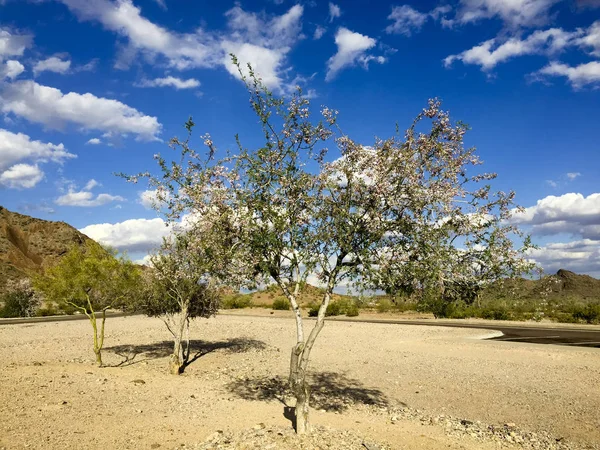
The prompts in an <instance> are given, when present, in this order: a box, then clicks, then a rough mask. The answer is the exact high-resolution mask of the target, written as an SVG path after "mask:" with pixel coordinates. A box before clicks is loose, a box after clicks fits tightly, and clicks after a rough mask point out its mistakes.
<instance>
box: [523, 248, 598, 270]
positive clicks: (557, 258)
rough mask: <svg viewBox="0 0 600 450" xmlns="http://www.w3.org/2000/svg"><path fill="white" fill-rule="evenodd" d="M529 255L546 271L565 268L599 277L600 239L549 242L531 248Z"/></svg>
mask: <svg viewBox="0 0 600 450" xmlns="http://www.w3.org/2000/svg"><path fill="white" fill-rule="evenodd" d="M529 256H530V257H531V258H532V259H533V260H534V261H535V262H536V263H538V264H539V265H540V266H542V267H543V268H544V270H545V271H546V272H548V273H554V272H556V271H557V270H558V269H567V270H571V271H573V272H577V273H587V274H589V275H592V276H595V277H600V240H592V239H582V240H578V241H572V242H554V243H549V244H547V245H544V246H541V247H540V248H537V249H532V250H531V251H530V252H529Z"/></svg>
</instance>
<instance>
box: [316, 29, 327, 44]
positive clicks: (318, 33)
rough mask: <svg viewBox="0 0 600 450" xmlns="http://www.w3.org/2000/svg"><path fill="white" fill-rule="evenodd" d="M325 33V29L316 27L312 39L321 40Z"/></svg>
mask: <svg viewBox="0 0 600 450" xmlns="http://www.w3.org/2000/svg"><path fill="white" fill-rule="evenodd" d="M326 32H327V28H325V27H322V26H321V25H317V28H315V34H314V35H313V39H314V40H315V41H316V40H319V39H321V38H322V37H323V35H324V34H325V33H326Z"/></svg>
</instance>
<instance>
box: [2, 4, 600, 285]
mask: <svg viewBox="0 0 600 450" xmlns="http://www.w3.org/2000/svg"><path fill="white" fill-rule="evenodd" d="M229 52H233V53H236V54H237V55H238V57H240V59H241V61H242V62H251V63H253V65H254V66H255V67H257V68H258V70H259V72H260V74H261V76H262V77H263V79H264V80H265V81H266V82H267V83H268V84H269V86H270V87H271V88H272V89H273V90H275V91H276V92H278V93H281V94H284V95H285V94H286V93H289V92H290V91H291V89H293V88H294V86H295V85H300V86H301V87H302V88H303V89H304V91H305V92H307V93H309V94H310V95H311V97H312V98H313V99H312V101H313V105H314V106H316V107H320V106H321V105H327V106H328V107H330V108H334V109H337V110H339V111H340V124H341V126H342V128H343V129H344V130H346V131H347V132H349V133H350V134H351V137H353V138H354V139H355V140H357V141H359V142H363V143H364V144H365V145H368V144H369V143H372V142H373V138H374V137H375V136H379V137H382V138H385V137H387V136H389V135H391V134H392V133H393V131H394V127H395V124H396V123H398V124H399V125H400V127H401V128H406V127H407V126H408V125H409V124H410V122H411V120H412V118H413V117H414V116H415V115H416V114H417V113H418V112H419V111H420V110H421V108H423V107H424V106H425V105H426V102H427V99H428V98H430V97H439V98H441V99H442V101H443V105H444V108H445V109H447V110H449V111H450V112H451V114H452V117H453V118H454V119H460V120H462V121H464V122H467V123H468V124H469V125H470V126H471V127H472V131H471V132H470V133H469V134H468V135H467V143H468V144H469V145H474V146H476V147H477V148H478V153H479V155H480V156H481V158H482V159H483V160H484V161H485V165H484V168H485V170H486V171H493V172H498V174H499V177H498V179H497V180H496V182H495V185H494V186H495V188H496V189H502V190H505V191H507V190H511V189H512V190H515V191H516V192H517V202H518V203H519V204H521V205H522V206H524V207H526V208H527V210H526V213H525V214H522V215H520V216H518V217H516V218H515V221H517V222H518V223H520V224H521V225H522V226H523V227H524V228H525V229H526V230H528V231H530V232H531V233H532V234H533V237H534V241H535V242H536V243H537V244H539V245H540V249H539V250H536V251H535V252H534V253H533V254H532V257H534V258H535V259H536V260H537V261H538V262H539V263H540V264H542V265H543V266H544V268H546V269H547V270H548V271H555V270H557V269H558V268H561V267H562V268H567V269H571V270H575V271H577V272H583V273H590V274H592V275H595V276H600V186H599V184H598V180H599V179H600V156H599V155H600V141H599V140H598V139H597V130H598V127H599V123H600V89H599V88H600V1H598V0H581V1H574V0H568V1H567V0H563V1H560V0H453V1H437V2H434V1H431V2H429V1H412V2H405V3H403V2H384V1H381V2H369V3H368V4H367V3H366V2H357V1H346V2H343V1H340V0H338V1H337V2H335V3H331V2H325V1H296V2H295V1H293V0H268V1H263V2H259V1H244V2H233V1H220V2H205V1H194V2H190V1H183V0H94V1H88V0H56V1H53V0H31V1H23V0H0V204H1V205H2V206H5V207H7V208H8V209H10V210H13V211H18V212H21V213H25V214H29V215H33V216H36V217H40V218H43V219H48V220H62V221H65V222H68V223H70V224H72V225H74V226H75V227H77V228H79V229H81V230H83V231H84V232H85V233H87V234H88V235H89V236H90V237H92V238H94V239H97V240H100V241H101V242H104V243H107V244H110V245H113V246H116V247H118V248H119V249H121V250H127V251H129V253H130V254H131V256H132V257H134V258H142V257H143V256H144V255H145V254H146V253H147V251H148V250H150V249H151V248H152V247H154V246H155V245H157V244H159V243H160V237H161V236H162V235H164V233H165V229H164V224H163V222H162V219H160V218H158V217H157V215H156V213H155V212H154V211H153V210H151V209H150V208H148V205H149V202H148V199H149V198H151V196H152V193H151V192H146V191H145V189H146V186H144V185H131V184H127V183H125V182H124V181H123V180H121V179H119V178H117V177H115V176H114V175H113V173H114V172H127V173H137V172H140V171H145V170H153V169H155V164H154V161H153V159H152V156H153V155H154V154H155V153H160V152H162V153H164V152H167V151H169V150H168V148H167V145H166V141H168V139H169V138H171V137H173V136H174V135H182V134H183V127H182V125H183V123H184V122H185V120H186V119H187V117H188V116H190V115H192V116H193V117H194V121H195V122H196V123H197V127H196V132H197V136H196V139H197V141H196V142H197V143H198V146H200V144H201V140H200V135H201V134H204V133H205V132H209V133H210V134H211V135H212V138H213V140H214V141H215V143H216V144H217V146H218V147H219V148H220V149H222V150H224V149H227V148H234V135H235V133H240V135H241V137H242V139H243V140H244V142H246V143H248V144H252V143H254V142H257V141H256V140H255V139H256V134H255V131H256V130H257V127H256V119H255V118H254V116H253V114H252V112H251V110H250V109H249V108H248V100H247V95H246V92H245V90H244V87H243V85H242V83H241V82H240V80H239V78H238V77H237V76H236V75H235V71H234V70H233V67H232V66H231V65H230V64H229V59H228V57H227V54H228V53H229Z"/></svg>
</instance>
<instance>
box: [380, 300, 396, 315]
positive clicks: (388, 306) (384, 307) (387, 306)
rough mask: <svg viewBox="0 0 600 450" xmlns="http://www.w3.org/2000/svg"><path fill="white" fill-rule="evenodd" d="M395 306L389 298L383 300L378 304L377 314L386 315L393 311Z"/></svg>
mask: <svg viewBox="0 0 600 450" xmlns="http://www.w3.org/2000/svg"><path fill="white" fill-rule="evenodd" d="M393 307H394V304H393V303H392V301H391V300H390V299H389V298H382V299H380V300H379V301H378V302H377V312H380V313H385V312H388V311H391V310H392V308H393Z"/></svg>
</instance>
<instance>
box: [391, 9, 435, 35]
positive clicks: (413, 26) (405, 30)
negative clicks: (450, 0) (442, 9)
mask: <svg viewBox="0 0 600 450" xmlns="http://www.w3.org/2000/svg"><path fill="white" fill-rule="evenodd" d="M428 18H429V15H428V14H425V13H422V12H419V11H417V10H416V9H414V8H412V7H411V6H409V5H402V6H394V7H393V8H392V12H391V13H390V15H389V16H388V19H389V20H393V21H394V23H392V24H391V25H388V26H387V27H386V29H385V31H386V33H389V34H404V35H405V36H410V35H411V34H412V32H413V31H419V30H420V29H421V27H423V25H424V24H425V22H427V19H428Z"/></svg>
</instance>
